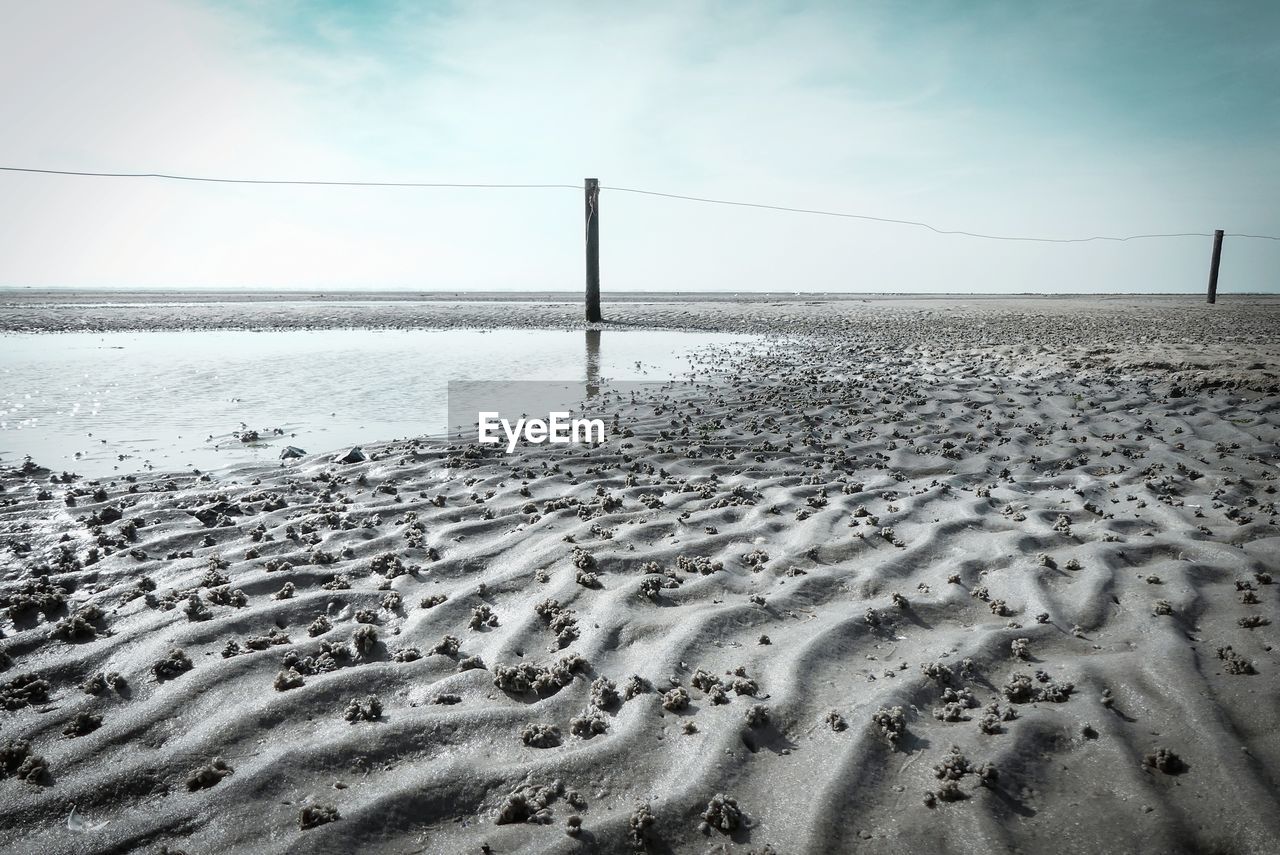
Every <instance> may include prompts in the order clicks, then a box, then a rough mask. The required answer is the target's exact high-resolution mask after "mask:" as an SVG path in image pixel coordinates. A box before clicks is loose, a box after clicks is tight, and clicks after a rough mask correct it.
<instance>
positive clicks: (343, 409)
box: [0, 330, 752, 477]
mask: <svg viewBox="0 0 1280 855" xmlns="http://www.w3.org/2000/svg"><path fill="white" fill-rule="evenodd" d="M751 340H752V337H750V336H738V335H725V334H711V333H688V332H651V331H616V332H615V331H607V332H602V333H586V334H585V335H584V333H583V332H581V331H578V332H569V331H550V330H512V331H508V330H497V331H486V330H444V331H420V330H418V331H414V330H386V331H370V330H317V331H284V332H246V331H198V332H191V331H184V332H140V333H60V334H39V333H36V334H11V335H0V463H2V464H3V465H6V466H8V465H14V464H15V463H20V462H21V461H22V459H23V457H25V456H27V455H30V456H31V457H32V458H33V459H34V460H35V461H36V462H37V463H39V464H41V465H43V466H47V467H49V468H50V469H54V470H55V471H61V470H68V471H72V472H77V473H79V474H81V475H85V476H89V477H103V476H108V475H113V474H124V473H127V472H135V471H140V470H145V469H157V470H179V469H189V468H193V467H194V468H198V469H202V470H216V469H219V468H223V467H227V466H231V465H236V464H242V463H248V462H274V461H276V460H278V459H279V455H280V450H281V449H282V448H283V447H284V446H285V445H294V446H298V447H300V448H303V449H305V450H306V451H307V452H321V451H328V450H333V449H338V448H344V447H349V446H352V445H363V444H367V443H371V442H375V441H378V440H387V439H396V438H400V437H409V436H420V435H424V434H430V435H440V434H442V433H443V432H444V430H445V425H446V420H447V414H446V405H447V400H446V387H447V384H448V382H449V381H451V380H452V381H459V380H517V379H518V380H547V381H582V380H583V379H584V378H588V377H591V378H594V377H598V378H600V379H604V380H649V381H661V380H666V379H671V378H674V377H679V376H681V375H682V374H684V373H685V372H687V371H688V370H689V367H690V362H689V355H690V354H691V353H692V352H693V351H695V350H697V349H699V348H703V347H713V348H714V347H724V346H728V345H732V344H735V343H745V342H749V341H751ZM245 429H252V430H256V431H258V432H259V434H260V436H261V440H260V441H259V442H252V443H243V442H241V441H240V440H239V439H238V438H237V437H236V436H235V435H234V434H235V432H237V431H241V430H245ZM277 430H278V431H280V432H281V433H279V434H277V433H276V431H277Z"/></svg>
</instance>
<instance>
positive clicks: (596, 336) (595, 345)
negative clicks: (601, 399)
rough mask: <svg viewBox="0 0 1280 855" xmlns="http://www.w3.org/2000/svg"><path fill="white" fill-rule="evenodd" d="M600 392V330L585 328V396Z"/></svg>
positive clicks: (592, 396) (593, 395) (592, 395)
mask: <svg viewBox="0 0 1280 855" xmlns="http://www.w3.org/2000/svg"><path fill="white" fill-rule="evenodd" d="M599 394H600V330H587V397H588V398H594V397H595V396H596V395H599Z"/></svg>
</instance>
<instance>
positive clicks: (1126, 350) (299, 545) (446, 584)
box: [0, 291, 1280, 855]
mask: <svg viewBox="0 0 1280 855" xmlns="http://www.w3.org/2000/svg"><path fill="white" fill-rule="evenodd" d="M604 310H605V317H606V322H605V323H604V324H602V325H596V326H594V327H593V328H594V329H599V330H601V331H602V332H603V334H604V335H605V336H608V335H609V331H610V330H681V331H693V332H698V331H701V332H705V333H717V334H719V333H733V334H738V335H751V336H758V337H759V344H758V345H757V346H753V347H715V348H707V349H704V350H702V351H700V352H699V353H698V354H697V356H696V357H695V359H694V363H693V364H694V370H693V373H692V375H691V377H690V378H689V379H687V380H682V381H674V380H673V381H670V382H668V383H665V384H659V385H658V386H656V387H655V388H654V389H653V390H650V391H648V392H646V393H644V394H642V395H641V394H637V395H634V396H632V395H621V394H617V395H613V396H610V394H609V392H608V386H607V384H606V386H605V387H604V389H605V391H604V400H605V402H606V403H605V406H606V409H607V411H608V416H609V419H610V421H611V423H612V424H616V425H618V426H619V429H617V430H614V431H611V433H610V435H609V436H608V438H607V439H606V441H605V442H604V443H601V444H598V445H592V446H574V445H570V446H552V445H539V446H521V447H519V448H517V449H516V450H515V451H514V453H511V454H506V453H504V451H505V449H503V448H494V447H481V446H479V445H477V444H476V443H471V442H465V441H456V440H449V439H444V438H439V437H436V438H408V439H397V440H394V441H391V440H390V439H389V437H377V436H371V437H369V439H368V440H367V441H365V442H363V443H361V444H360V447H361V449H362V453H361V454H359V455H353V454H350V449H349V448H348V447H345V446H344V447H341V448H328V449H321V448H314V449H307V452H308V453H307V454H306V455H305V456H303V457H301V458H299V459H297V460H289V461H285V462H284V463H283V464H281V463H278V462H272V463H270V464H259V465H242V466H237V467H230V468H227V469H224V470H219V471H205V470H199V471H195V470H191V469H185V470H174V471H140V472H134V473H128V472H123V471H122V472H121V473H120V474H118V475H113V476H111V477H102V478H99V479H96V480H95V479H90V478H83V477H75V476H73V475H71V474H70V473H64V472H63V471H62V467H56V468H51V469H45V468H43V466H42V464H41V461H40V460H33V461H31V462H29V463H27V464H25V465H23V464H21V463H19V462H13V463H12V464H11V465H10V466H9V468H7V469H6V470H5V471H4V472H3V473H2V481H0V484H2V486H3V493H0V503H2V507H0V544H3V546H2V547H0V566H2V567H3V571H2V572H0V631H2V633H3V634H2V635H0V651H2V652H0V667H2V668H3V670H2V671H0V849H2V850H5V851H14V852H41V853H46V852H47V853H55V852H67V853H108V852H131V851H139V852H170V853H176V852H179V851H181V852H187V853H191V855H195V853H204V852H215V851H217V852H228V853H286V852H288V853H303V852H335V853H338V852H362V853H364V852H371V853H411V852H447V853H456V852H477V853H479V852H494V853H509V852H529V853H534V852H563V853H574V852H630V851H636V852H677V853H683V852H706V851H724V852H742V853H748V852H754V853H758V854H759V855H763V853H778V855H783V854H784V853H807V852H860V851H866V852H887V853H899V852H901V853H906V852H923V851H930V852H956V853H974V852H1006V851H1007V852H1027V853H1031V852H1041V851H1057V852H1066V853H1072V852H1081V853H1083V852H1138V851H1141V852H1167V853H1200V852H1205V853H1208V852H1224V853H1225V852H1231V853H1255V852H1256V853H1264V852H1274V851H1276V850H1277V848H1280V812H1278V811H1277V807H1280V804H1278V802H1280V797H1278V795H1277V794H1278V793H1280V771H1277V770H1280V703H1277V702H1278V701H1280V679H1278V677H1277V675H1278V673H1280V672H1278V671H1277V669H1278V668H1280V662H1278V661H1277V653H1276V651H1275V649H1274V645H1275V629H1276V623H1275V621H1276V620H1277V619H1278V617H1280V616H1278V615H1277V601H1278V597H1280V593H1278V592H1280V587H1278V586H1277V585H1276V584H1274V582H1275V577H1277V576H1280V529H1278V528H1277V516H1276V507H1275V502H1276V487H1277V480H1278V479H1277V475H1278V474H1280V472H1278V470H1277V463H1280V455H1278V453H1277V447H1278V442H1280V298H1276V297H1248V296H1234V295H1232V296H1222V297H1220V301H1219V303H1218V304H1217V305H1215V306H1207V305H1205V304H1204V302H1203V299H1202V298H1198V297H1173V296H1150V297H1148V296H1142V297H1139V296H1098V297H1092V296H1074V297H1054V298H1049V297H985V298H983V297H977V298H974V297H959V296H946V295H942V296H937V297H927V296H911V297H905V296H904V297H895V296H892V295H881V296H875V297H865V296H848V295H843V296H841V295H795V294H786V293H776V294H768V295H732V294H724V295H714V296H710V297H709V296H707V295H698V296H681V295H664V294H635V295H621V296H619V297H617V298H610V296H609V295H608V294H606V297H605V305H604ZM581 315H582V310H581V304H580V302H579V301H578V300H577V299H576V298H575V297H574V295H572V294H542V295H518V296H514V295H483V296H480V297H475V296H472V297H468V296H467V295H464V294H435V295H425V296H424V295H415V296H412V297H407V296H406V295H396V294H391V295H375V296H372V297H371V296H369V295H361V296H359V297H356V296H353V295H294V294H280V293H275V294H266V293H264V294H258V295H247V296H244V297H242V298H235V299H229V298H227V297H226V295H210V294H204V295H200V294H196V295H194V296H192V295H187V296H178V295H174V294H162V295H156V294H149V293H139V292H129V293H125V292H122V293H118V294H106V295H101V294H100V295H95V296H93V297H92V298H89V297H87V296H85V295H84V294H82V293H81V294H76V293H61V292H31V293H23V292H16V291H7V292H4V293H3V294H0V333H14V334H16V333H22V334H30V333H40V334H43V335H47V336H48V339H49V342H50V346H51V347H56V346H57V345H56V343H57V341H58V338H59V336H60V335H62V334H64V333H68V332H76V333H86V332H101V333H109V332H123V331H142V330H149V331H177V330H205V331H208V330H225V331H231V330H262V331H273V330H274V331H283V330H326V329H355V330H362V329H368V330H375V329H376V330H416V329H417V330H441V329H486V330H496V331H501V330H511V329H547V330H575V331H576V330H582V329H584V324H583V323H582V322H581ZM268 334H269V333H268ZM606 342H607V339H606ZM352 382H353V383H356V382H358V378H353V379H352ZM216 427H217V426H210V429H209V430H210V432H213V430H214V429H215V428H216Z"/></svg>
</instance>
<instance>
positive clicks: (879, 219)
mask: <svg viewBox="0 0 1280 855" xmlns="http://www.w3.org/2000/svg"><path fill="white" fill-rule="evenodd" d="M600 189H614V191H621V192H623V193H641V195H644V196H662V197H664V198H682V200H687V201H690V202H708V204H712V205H733V206H736V207H763V209H765V210H771V211H788V212H792V214H818V215H822V216H841V218H846V219H851V220H870V221H873V223H891V224H895V225H914V227H918V228H922V229H928V230H931V232H934V233H937V234H960V236H964V237H969V238H983V239H986V241H1030V242H1037V243H1088V242H1091V241H1121V242H1123V241H1139V239H1143V238H1211V237H1213V236H1212V234H1211V233H1206V232H1180V233H1176V234H1130V236H1128V237H1123V238H1116V237H1103V236H1094V237H1091V238H1025V237H1012V236H1006V234H982V233H979V232H964V230H960V229H940V228H937V227H936V225H929V224H928V223H919V221H916V220H895V219H891V218H887V216H870V215H868V214H841V212H837V211H818V210H814V209H808V207H786V206H782V205H760V204H758V202H731V201H727V200H723V198H704V197H700V196H680V195H677V193H659V192H657V191H652V189H635V188H631V187H602V188H600ZM1240 237H1245V236H1240Z"/></svg>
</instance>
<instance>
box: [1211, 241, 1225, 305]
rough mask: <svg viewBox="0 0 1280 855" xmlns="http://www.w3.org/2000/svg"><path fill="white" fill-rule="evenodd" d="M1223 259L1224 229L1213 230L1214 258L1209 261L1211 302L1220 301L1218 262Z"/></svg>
mask: <svg viewBox="0 0 1280 855" xmlns="http://www.w3.org/2000/svg"><path fill="white" fill-rule="evenodd" d="M1221 260H1222V229H1214V230H1213V260H1212V261H1210V262H1209V302H1210V303H1216V302H1218V262H1219V261H1221Z"/></svg>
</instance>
